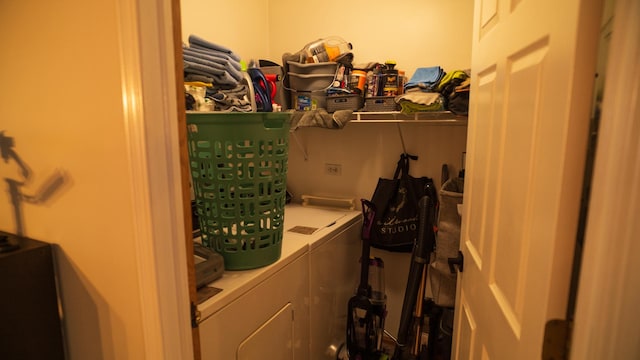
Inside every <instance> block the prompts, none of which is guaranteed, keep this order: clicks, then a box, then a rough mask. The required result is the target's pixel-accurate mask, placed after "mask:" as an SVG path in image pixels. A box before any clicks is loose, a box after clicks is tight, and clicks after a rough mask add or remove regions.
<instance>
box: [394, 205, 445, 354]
mask: <svg viewBox="0 0 640 360" xmlns="http://www.w3.org/2000/svg"><path fill="white" fill-rule="evenodd" d="M418 206H419V209H420V213H419V215H418V216H419V228H418V238H417V240H416V244H415V246H414V247H413V252H412V254H411V265H410V268H409V277H408V279H407V288H406V290H405V293H404V301H403V303H402V313H401V314H400V326H399V327H398V338H397V340H398V344H397V346H396V350H395V352H394V355H393V359H396V360H398V359H404V358H405V356H406V355H405V353H406V351H407V349H409V347H407V345H408V344H407V342H408V341H409V340H410V332H411V325H412V323H413V310H414V308H415V305H416V301H417V296H418V290H419V287H420V281H421V280H422V271H423V268H424V266H426V265H428V264H429V260H430V259H429V256H430V254H431V251H433V246H434V244H435V235H434V233H433V224H431V208H432V206H431V199H430V198H429V197H428V196H423V197H422V198H421V199H420V201H419V203H418Z"/></svg>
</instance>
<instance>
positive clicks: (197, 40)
mask: <svg viewBox="0 0 640 360" xmlns="http://www.w3.org/2000/svg"><path fill="white" fill-rule="evenodd" d="M189 45H191V46H192V47H200V48H205V49H210V50H214V51H219V52H222V53H225V54H228V55H229V56H230V57H231V58H232V59H234V60H235V61H240V57H239V56H238V55H236V54H234V53H233V51H231V49H229V48H227V47H224V46H222V45H219V44H215V43H212V42H210V41H207V40H205V39H203V38H201V37H199V36H197V35H189Z"/></svg>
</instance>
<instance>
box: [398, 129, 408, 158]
mask: <svg viewBox="0 0 640 360" xmlns="http://www.w3.org/2000/svg"><path fill="white" fill-rule="evenodd" d="M396 126H397V127H398V134H400V142H402V153H403V154H406V153H407V147H406V146H405V145H404V137H403V136H402V130H401V129H400V123H396Z"/></svg>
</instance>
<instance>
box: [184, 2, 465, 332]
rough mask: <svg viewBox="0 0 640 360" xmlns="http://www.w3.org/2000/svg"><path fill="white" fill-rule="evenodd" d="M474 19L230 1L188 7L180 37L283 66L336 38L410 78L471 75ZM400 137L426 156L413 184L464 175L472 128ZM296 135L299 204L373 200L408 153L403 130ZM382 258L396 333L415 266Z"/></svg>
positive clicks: (412, 130) (448, 11) (408, 128)
mask: <svg viewBox="0 0 640 360" xmlns="http://www.w3.org/2000/svg"><path fill="white" fill-rule="evenodd" d="M222 14H225V15H222ZM472 15H473V1H472V0H454V1H436V0H428V1H419V0H403V1H396V2H389V1H381V0H374V1H365V0H358V1H349V2H344V1H338V0H327V1H322V2H319V1H316V2H299V1H291V0H270V1H266V0H262V1H252V2H251V3H249V4H248V3H246V2H245V3H243V6H242V8H240V7H239V6H238V5H237V4H236V3H231V2H215V3H212V2H206V1H203V0H200V1H195V0H183V1H182V32H183V34H182V36H183V39H185V41H186V39H187V37H188V35H189V34H196V35H199V36H201V37H204V38H205V39H207V40H210V41H213V42H216V43H219V44H221V45H225V46H227V47H229V48H231V49H232V50H233V51H235V52H236V53H237V54H238V55H240V56H241V57H242V58H243V59H252V58H253V59H269V60H272V61H276V62H278V63H281V61H282V54H284V53H286V52H290V53H294V52H296V51H298V50H300V49H301V48H302V47H303V46H304V45H305V44H307V43H309V42H311V41H313V40H315V39H318V38H322V37H327V36H331V35H337V36H340V37H342V38H344V39H345V40H347V41H349V42H351V43H352V45H353V52H354V55H355V58H354V61H355V62H356V63H366V62H370V61H376V62H384V61H385V60H387V59H393V60H395V61H396V63H397V67H398V68H399V69H403V70H405V71H406V73H407V75H408V76H410V75H411V74H413V72H414V71H415V69H416V68H418V67H428V66H435V65H439V66H441V67H442V68H444V69H445V71H452V70H456V69H468V68H470V66H471V28H472ZM194 19H197V20H195V21H194ZM203 19H210V20H203ZM400 131H401V132H402V135H403V138H404V142H405V146H406V150H407V151H408V152H410V153H412V154H416V155H418V156H419V161H418V162H413V163H412V164H411V166H412V168H411V174H412V175H414V176H418V175H420V176H429V177H432V178H434V180H436V183H437V184H438V185H439V181H440V174H441V167H442V164H448V165H449V167H450V169H451V170H452V175H455V174H457V172H458V171H459V170H460V168H461V161H462V152H463V151H464V150H465V146H466V127H465V126H433V125H426V124H406V123H405V124H401V125H400ZM296 134H297V137H298V140H300V146H299V145H298V143H297V142H296V140H295V139H294V138H291V141H290V145H289V146H290V149H289V173H288V177H287V187H288V188H289V190H290V191H292V192H293V193H294V196H295V197H296V198H297V199H298V200H299V198H300V195H301V194H312V195H328V196H338V197H350V198H355V199H360V198H370V196H371V195H372V193H373V190H374V189H375V185H376V182H377V180H378V177H380V176H385V177H389V176H392V175H393V170H394V167H395V164H396V162H397V160H398V157H399V155H400V154H401V153H402V151H403V149H402V142H401V139H400V135H399V131H398V126H397V125H396V124H348V125H347V126H346V127H345V128H344V129H343V130H325V129H300V130H298V131H297V133H296ZM301 148H302V149H304V151H305V152H306V153H307V154H308V158H307V159H305V158H304V155H303V151H302V150H301ZM325 163H332V164H341V165H342V175H341V176H331V175H326V174H325V173H324V164H325ZM374 254H375V255H377V256H382V257H383V259H384V260H385V262H386V263H387V266H386V267H385V269H386V275H387V295H388V297H389V299H388V306H389V309H390V312H389V317H388V320H387V328H388V329H389V330H390V331H391V332H392V333H395V332H396V330H397V327H398V325H397V324H398V321H399V314H400V309H401V307H402V296H403V293H404V289H405V285H406V279H407V272H408V268H409V261H408V257H407V256H405V255H406V254H390V253H381V252H377V251H374Z"/></svg>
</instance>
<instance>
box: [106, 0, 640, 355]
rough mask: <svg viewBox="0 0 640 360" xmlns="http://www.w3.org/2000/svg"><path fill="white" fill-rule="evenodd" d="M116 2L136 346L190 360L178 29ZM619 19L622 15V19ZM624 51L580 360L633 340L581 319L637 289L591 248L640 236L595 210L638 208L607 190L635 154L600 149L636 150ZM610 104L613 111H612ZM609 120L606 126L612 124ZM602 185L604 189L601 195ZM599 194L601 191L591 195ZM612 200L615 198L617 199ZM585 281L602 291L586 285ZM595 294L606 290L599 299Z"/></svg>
mask: <svg viewBox="0 0 640 360" xmlns="http://www.w3.org/2000/svg"><path fill="white" fill-rule="evenodd" d="M618 1H619V3H618V4H617V6H616V11H615V15H614V16H615V18H616V19H618V18H620V19H623V20H620V21H617V20H616V25H614V33H613V39H612V44H618V43H620V44H622V43H625V46H630V45H635V47H633V46H632V49H633V51H635V54H636V55H637V54H639V53H638V50H637V47H638V43H640V41H638V40H639V39H640V36H638V31H637V25H634V24H633V22H634V19H633V16H637V14H638V5H637V4H634V0H618ZM118 5H119V14H120V18H121V19H120V20H121V23H120V30H121V35H120V36H121V39H122V49H121V53H122V65H123V79H122V80H123V89H124V90H125V95H128V96H129V98H128V99H124V100H125V101H129V102H130V103H129V104H126V105H131V104H143V105H144V106H143V108H144V109H142V107H137V108H136V107H134V108H131V107H130V106H125V108H126V109H128V112H127V114H126V116H125V117H126V118H127V123H126V127H127V131H128V135H129V139H130V143H131V145H132V146H131V149H132V151H131V154H130V157H131V160H132V163H134V164H137V165H139V166H140V168H139V169H138V171H136V173H139V175H140V177H139V178H138V181H137V183H136V184H132V187H133V188H134V189H133V190H135V191H137V193H140V195H139V198H138V199H137V202H136V204H135V206H136V210H138V213H139V214H142V215H140V218H141V219H142V220H143V221H144V222H143V224H144V227H145V228H144V229H142V230H141V231H140V233H139V236H138V238H137V241H138V243H139V245H138V254H137V257H138V263H139V275H140V279H141V285H140V286H141V298H140V304H141V311H142V317H143V319H144V321H145V324H146V326H145V332H144V333H145V350H146V354H147V357H148V358H153V359H176V358H183V359H189V358H193V357H194V356H197V355H194V352H193V349H194V348H197V345H195V342H197V341H198V339H197V335H196V336H195V337H193V336H192V332H191V328H190V314H189V311H188V308H189V297H188V290H187V289H188V288H189V285H188V277H189V274H188V272H189V271H191V270H188V269H187V267H188V265H187V264H186V260H185V259H186V258H187V254H188V253H189V252H188V249H187V246H188V242H187V241H186V239H187V238H188V237H187V235H186V234H188V232H190V226H189V227H187V226H188V225H189V224H190V223H191V216H190V213H189V212H187V209H186V207H185V204H186V203H187V202H188V201H189V200H188V199H190V198H189V197H185V195H184V194H189V189H188V186H187V188H186V189H185V188H184V187H183V186H182V184H185V185H186V183H185V182H184V169H185V168H187V167H188V162H187V163H185V161H187V160H186V159H185V158H184V156H183V154H186V146H187V145H186V133H185V132H183V131H181V128H182V127H184V126H185V120H184V111H183V109H184V105H183V104H180V101H179V98H180V97H179V95H180V92H179V87H180V81H178V80H179V79H180V77H181V74H180V72H179V70H178V69H179V68H180V66H179V63H178V61H179V59H180V57H179V56H177V55H176V53H175V46H176V44H178V43H179V42H180V41H181V40H180V39H176V38H175V37H176V34H179V32H177V33H176V32H175V31H176V28H177V29H179V28H180V11H179V10H180V6H179V0H137V1H136V2H134V3H130V2H128V1H126V0H119V1H118ZM141 14H144V16H142V15H141ZM622 15H626V16H625V17H624V18H623V16H622ZM624 19H626V20H624ZM629 32H630V33H629ZM623 34H627V35H626V36H625V37H626V38H627V40H628V38H629V37H631V38H632V39H635V43H634V42H630V41H626V42H625V40H621V39H620V38H621V37H622V35H623ZM624 51H625V49H624V48H623V47H621V46H618V47H616V46H615V45H612V48H611V52H610V59H612V60H611V61H610V62H609V63H610V64H616V67H617V68H616V67H614V66H610V68H609V69H608V72H607V74H608V76H609V79H608V80H607V84H606V88H605V89H606V90H605V91H606V95H605V103H604V107H603V117H602V126H601V132H600V136H599V144H600V145H599V147H598V150H597V155H596V166H595V169H594V182H593V184H594V189H596V191H595V192H594V194H592V204H595V203H596V201H598V202H600V201H601V202H602V203H598V205H599V206H598V208H596V207H593V206H592V207H591V211H590V215H589V221H588V225H587V233H586V238H585V244H586V245H585V252H584V257H583V269H584V270H583V272H582V276H581V280H580V283H581V284H589V285H590V288H589V289H586V288H583V289H580V290H579V292H578V300H577V301H578V302H577V313H576V326H575V333H574V337H573V342H572V344H573V345H572V354H573V356H574V358H576V359H578V358H580V356H579V355H578V354H587V353H588V354H600V355H601V356H598V358H610V356H608V355H609V354H613V353H614V352H615V351H617V350H616V347H619V346H620V345H626V347H623V349H627V350H630V349H631V346H634V344H635V343H633V344H629V342H628V341H625V339H624V338H620V337H617V336H611V331H612V326H615V327H616V329H635V325H636V324H637V322H638V321H637V319H634V317H632V316H619V315H620V314H619V313H618V314H617V315H618V316H617V317H616V318H615V320H616V322H615V323H614V324H612V325H611V324H610V326H591V325H583V323H585V322H586V321H587V319H597V320H601V321H604V320H605V319H606V315H607V314H606V313H605V314H602V309H603V307H604V308H606V307H607V306H610V305H611V304H624V301H625V299H629V298H634V299H637V298H638V290H637V289H638V288H640V287H639V286H629V284H630V283H628V282H624V281H622V282H613V281H611V278H610V277H608V276H607V272H606V271H604V270H606V269H610V268H611V266H612V264H618V263H620V262H623V261H626V260H628V259H627V254H625V252H624V251H614V252H607V254H606V255H607V256H602V253H601V252H600V250H601V248H602V247H603V246H611V244H612V242H613V243H619V244H620V245H624V246H635V245H634V243H633V242H632V241H630V240H631V236H633V233H622V234H620V235H621V236H619V237H615V236H613V237H612V236H606V237H605V234H608V235H611V229H612V228H613V227H615V226H618V227H619V228H621V229H625V230H630V229H631V230H635V231H636V232H635V234H638V233H640V231H638V230H640V229H638V225H637V221H634V220H635V219H630V218H629V217H620V218H614V219H610V220H611V221H613V223H612V222H610V221H609V222H606V221H603V220H602V219H599V218H598V216H600V215H602V216H603V217H604V216H605V215H606V214H602V211H605V210H606V209H611V208H612V207H614V206H616V207H618V209H619V212H621V213H623V214H624V213H626V214H634V213H635V214H637V213H639V208H640V205H639V204H638V193H639V191H640V190H639V189H638V187H639V185H638V184H637V181H636V180H637V179H634V181H631V182H627V183H626V185H628V186H630V188H629V189H628V190H631V192H629V194H634V197H633V198H632V199H629V198H628V197H621V196H615V197H614V196H609V195H610V194H611V192H613V191H615V186H618V185H619V179H617V177H618V175H619V174H620V171H622V169H624V171H625V173H629V174H636V175H637V174H639V173H640V163H639V161H640V160H638V159H640V157H636V158H635V159H634V158H632V157H625V158H621V157H619V156H617V155H618V154H616V152H615V151H613V150H615V149H617V148H618V147H616V148H615V149H609V150H607V149H606V148H605V147H604V144H625V145H628V146H629V148H628V149H635V150H637V149H638V145H637V143H636V144H633V143H629V139H628V132H626V131H625V130H628V129H629V128H631V127H633V123H634V121H635V119H634V118H633V116H637V115H638V112H637V109H638V101H640V100H639V99H637V98H636V99H635V101H630V100H631V99H629V98H628V96H627V93H628V92H629V88H625V87H624V85H625V84H626V83H625V82H624V79H619V80H618V81H620V83H618V84H615V83H613V81H612V79H614V78H615V75H614V73H616V71H620V72H624V71H629V68H628V67H630V68H631V70H634V69H635V68H634V67H633V66H635V63H634V62H635V61H637V58H638V56H636V57H633V58H631V60H629V61H627V62H623V63H624V65H626V66H628V67H627V68H625V70H623V69H622V68H621V67H619V66H620V64H621V63H620V62H616V61H614V60H613V59H616V58H622V59H623V58H624V57H620V56H621V54H622V55H623V56H624V54H626V53H625V52H624ZM627 74H628V72H627ZM636 74H637V72H636ZM639 83H640V81H636V82H635V84H634V86H635V89H636V90H638V84H639ZM625 101H626V102H625ZM617 106H622V108H618V109H616V107H617ZM625 111H626V112H625ZM633 111H635V112H633ZM614 118H615V122H614V121H612V120H613V119H614ZM176 120H177V121H176ZM636 122H637V121H636ZM176 123H177V124H176ZM607 123H609V124H610V125H607ZM613 123H616V124H617V126H614V124H613ZM176 125H177V126H176ZM608 127H610V128H608ZM636 129H637V127H636ZM634 146H635V147H634ZM154 150H158V151H154ZM145 169H146V171H145ZM616 170H618V171H616ZM612 184H613V185H612ZM599 189H602V190H599ZM609 189H611V190H610V191H607V190H609ZM599 191H601V192H602V193H603V194H602V195H598V192H599ZM620 200H625V201H622V203H620ZM629 200H633V201H629ZM600 205H602V207H600ZM179 209H182V210H179ZM625 211H626V212H625ZM609 218H610V217H609ZM604 239H606V244H605V241H603V240H604ZM636 253H637V252H636ZM632 254H633V253H632ZM637 264H638V262H635V263H634V262H627V263H626V265H627V267H625V268H623V269H618V270H616V271H617V272H618V273H619V274H621V279H623V280H629V281H635V283H637V282H638V280H633V275H634V274H635V273H637V270H638V269H637V267H638V265H637ZM621 270H622V272H620V271H621ZM594 284H597V285H602V287H597V286H595V287H594V286H593V285H594ZM604 289H608V292H606V293H605V292H604V291H603V290H604ZM596 292H598V293H599V294H606V296H599V295H598V293H596ZM615 294H617V296H616V295H615ZM636 303H637V302H636ZM603 317H604V318H603ZM151 325H153V326H154V327H155V326H156V325H157V326H158V327H157V328H154V327H152V326H151ZM593 339H603V340H602V341H593ZM605 340H606V341H605Z"/></svg>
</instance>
